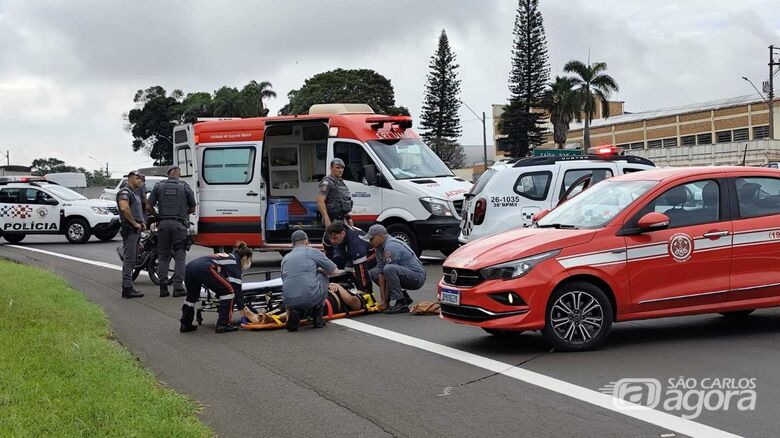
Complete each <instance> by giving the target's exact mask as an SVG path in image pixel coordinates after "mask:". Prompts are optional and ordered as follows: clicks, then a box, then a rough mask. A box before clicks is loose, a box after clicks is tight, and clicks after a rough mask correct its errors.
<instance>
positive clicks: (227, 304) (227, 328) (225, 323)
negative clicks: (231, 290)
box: [214, 300, 238, 333]
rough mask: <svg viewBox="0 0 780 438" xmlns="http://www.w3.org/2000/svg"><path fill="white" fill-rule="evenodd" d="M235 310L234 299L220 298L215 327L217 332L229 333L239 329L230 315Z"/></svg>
mask: <svg viewBox="0 0 780 438" xmlns="http://www.w3.org/2000/svg"><path fill="white" fill-rule="evenodd" d="M232 310H233V300H219V308H218V309H217V315H218V316H217V327H216V328H215V329H214V331H215V332H217V333H228V332H234V331H236V330H238V326H235V325H233V324H232V321H230V315H231V313H232Z"/></svg>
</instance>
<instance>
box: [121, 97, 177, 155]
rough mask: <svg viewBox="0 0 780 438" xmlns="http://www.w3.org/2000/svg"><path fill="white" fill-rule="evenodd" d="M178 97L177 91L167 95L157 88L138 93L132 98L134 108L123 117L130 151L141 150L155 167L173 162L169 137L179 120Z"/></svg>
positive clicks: (171, 143) (171, 144)
mask: <svg viewBox="0 0 780 438" xmlns="http://www.w3.org/2000/svg"><path fill="white" fill-rule="evenodd" d="M182 97H183V93H182V92H181V91H179V90H174V91H173V92H172V93H171V94H170V95H168V94H167V93H166V91H165V89H164V88H163V87H161V86H159V85H157V86H154V87H150V88H147V89H146V90H138V91H137V92H136V93H135V97H134V98H133V102H135V104H136V107H135V108H134V109H132V110H130V112H129V113H127V115H126V116H125V117H126V120H127V122H128V129H129V130H130V132H131V133H132V135H133V151H138V150H140V149H144V150H145V151H146V152H147V153H148V154H149V156H150V157H151V158H153V159H154V165H155V166H164V165H168V164H171V163H172V162H173V142H172V140H171V135H172V134H173V126H174V125H175V122H176V121H178V120H179V119H180V118H181V114H180V111H181V99H182Z"/></svg>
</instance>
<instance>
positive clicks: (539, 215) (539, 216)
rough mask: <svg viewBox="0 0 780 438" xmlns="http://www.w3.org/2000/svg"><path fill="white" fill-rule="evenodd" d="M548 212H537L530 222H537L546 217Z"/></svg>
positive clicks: (547, 210)
mask: <svg viewBox="0 0 780 438" xmlns="http://www.w3.org/2000/svg"><path fill="white" fill-rule="evenodd" d="M549 212H550V210H549V209H546V210H542V211H539V212H537V213H536V214H535V215H534V217H532V218H531V220H532V221H534V222H539V221H540V220H541V219H542V218H543V217H545V216H547V213H549Z"/></svg>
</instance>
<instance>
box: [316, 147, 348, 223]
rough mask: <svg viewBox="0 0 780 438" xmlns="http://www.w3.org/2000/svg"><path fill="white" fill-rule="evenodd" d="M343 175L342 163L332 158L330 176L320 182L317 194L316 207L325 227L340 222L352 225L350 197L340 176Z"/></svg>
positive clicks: (338, 159)
mask: <svg viewBox="0 0 780 438" xmlns="http://www.w3.org/2000/svg"><path fill="white" fill-rule="evenodd" d="M343 174H344V161H343V160H342V159H341V158H334V159H333V160H332V161H331V162H330V175H328V176H326V177H325V178H323V179H322V182H320V192H319V193H318V194H317V206H318V207H319V209H320V214H321V215H322V220H323V222H324V223H325V226H326V227H327V226H328V225H330V224H331V222H334V221H337V220H340V221H344V222H347V223H349V224H350V225H352V223H351V222H352V219H351V218H350V216H349V212H351V211H352V195H351V194H350V193H349V188H348V187H347V184H346V183H344V180H343V179H342V178H341V176H342V175H343Z"/></svg>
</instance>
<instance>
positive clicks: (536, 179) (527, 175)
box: [458, 147, 654, 244]
mask: <svg viewBox="0 0 780 438" xmlns="http://www.w3.org/2000/svg"><path fill="white" fill-rule="evenodd" d="M589 152H597V153H595V154H592V155H563V156H547V157H532V158H522V159H512V160H503V161H500V162H498V163H496V164H495V165H493V166H492V167H490V168H489V169H488V170H487V171H486V172H485V173H484V174H482V176H480V178H479V180H478V181H477V183H476V184H474V187H473V188H472V189H471V191H470V192H469V193H468V194H467V195H466V202H465V204H464V207H463V218H462V222H461V233H460V236H459V237H458V241H459V242H460V243H461V244H466V243H468V242H470V241H472V240H475V239H478V238H480V237H485V236H489V235H492V234H496V233H500V232H503V231H506V230H509V229H512V228H517V227H527V226H530V225H531V223H532V222H533V217H534V215H535V214H536V213H539V212H540V211H543V210H549V209H552V208H555V206H556V205H558V203H559V202H560V201H561V200H562V199H564V198H565V197H566V198H570V197H572V196H574V195H576V194H577V193H578V192H579V191H581V190H583V189H584V188H586V187H588V185H593V184H595V183H597V182H599V181H602V180H604V179H607V178H611V177H613V176H616V175H623V174H625V173H631V172H637V171H640V170H645V169H650V168H653V167H654V165H653V162H652V161H650V160H648V159H646V158H641V157H636V156H633V155H620V154H621V153H622V149H621V148H618V147H599V148H592V149H591V150H590V151H589Z"/></svg>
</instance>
